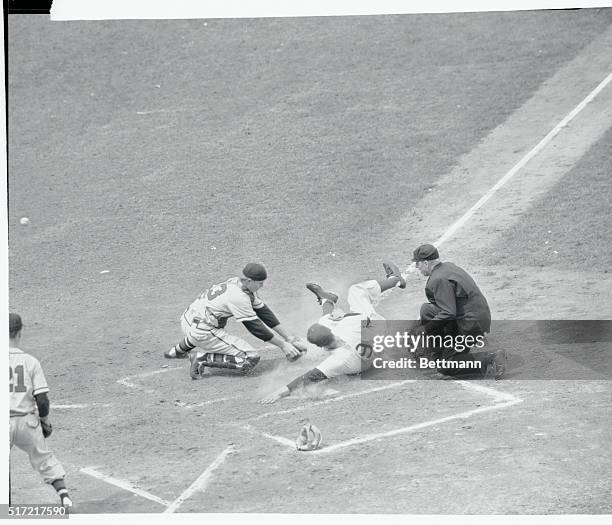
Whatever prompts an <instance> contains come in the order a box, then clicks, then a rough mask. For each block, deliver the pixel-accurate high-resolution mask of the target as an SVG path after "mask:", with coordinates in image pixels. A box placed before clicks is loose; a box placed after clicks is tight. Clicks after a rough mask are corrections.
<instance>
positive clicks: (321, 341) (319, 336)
mask: <svg viewBox="0 0 612 525" xmlns="http://www.w3.org/2000/svg"><path fill="white" fill-rule="evenodd" d="M306 339H307V340H308V342H309V343H312V344H313V345H317V346H329V345H330V344H332V342H333V341H334V334H332V331H331V330H330V329H329V328H327V326H323V325H322V324H319V323H315V324H313V325H312V326H311V327H310V328H309V329H308V333H307V334H306Z"/></svg>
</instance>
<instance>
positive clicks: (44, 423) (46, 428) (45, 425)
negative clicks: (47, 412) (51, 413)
mask: <svg viewBox="0 0 612 525" xmlns="http://www.w3.org/2000/svg"><path fill="white" fill-rule="evenodd" d="M40 428H41V429H42V433H43V436H44V437H45V438H48V437H49V436H50V435H51V433H52V432H53V426H52V425H51V423H50V422H49V421H48V420H47V419H41V420H40Z"/></svg>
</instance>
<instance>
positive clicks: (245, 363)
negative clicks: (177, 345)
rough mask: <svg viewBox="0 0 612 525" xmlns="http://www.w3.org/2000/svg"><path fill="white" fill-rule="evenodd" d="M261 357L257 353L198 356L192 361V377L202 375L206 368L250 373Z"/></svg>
mask: <svg viewBox="0 0 612 525" xmlns="http://www.w3.org/2000/svg"><path fill="white" fill-rule="evenodd" d="M260 359H261V357H260V356H259V355H257V354H256V353H255V352H248V353H247V352H241V353H240V354H239V355H225V354H215V353H210V352H209V353H206V354H197V355H195V356H194V357H193V359H192V361H191V370H190V373H191V377H194V375H198V376H199V375H201V373H202V369H203V368H204V367H209V368H226V369H229V370H239V371H241V372H245V373H246V372H248V371H249V370H252V369H253V368H254V367H255V365H257V363H259V360H260ZM194 379H195V378H194Z"/></svg>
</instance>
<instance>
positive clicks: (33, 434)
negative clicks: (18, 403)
mask: <svg viewBox="0 0 612 525" xmlns="http://www.w3.org/2000/svg"><path fill="white" fill-rule="evenodd" d="M10 440H11V448H13V445H15V446H16V447H18V448H20V449H21V450H23V451H24V452H26V453H27V454H28V456H29V458H30V463H31V465H32V468H33V469H34V470H35V471H36V472H38V473H39V474H40V475H41V476H42V477H43V479H44V480H45V483H51V482H52V481H55V480H56V479H62V478H63V477H64V476H66V471H65V470H64V467H62V465H61V463H60V462H59V461H58V460H57V458H56V457H55V455H54V454H53V452H51V451H50V450H49V447H48V446H47V442H46V441H45V438H44V437H43V434H42V429H41V428H40V420H39V418H38V416H37V415H36V414H28V415H26V416H12V417H11V438H10Z"/></svg>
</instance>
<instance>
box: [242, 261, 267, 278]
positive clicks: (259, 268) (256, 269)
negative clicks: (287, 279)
mask: <svg viewBox="0 0 612 525" xmlns="http://www.w3.org/2000/svg"><path fill="white" fill-rule="evenodd" d="M242 275H244V276H245V277H248V278H249V279H253V280H254V281H265V280H266V279H267V278H268V272H267V271H266V267H265V266H264V265H263V264H259V263H249V264H247V265H246V266H245V267H244V269H243V270H242Z"/></svg>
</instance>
